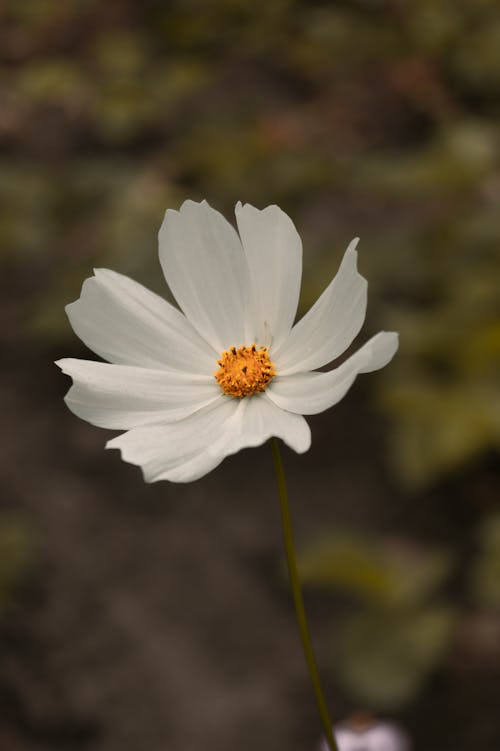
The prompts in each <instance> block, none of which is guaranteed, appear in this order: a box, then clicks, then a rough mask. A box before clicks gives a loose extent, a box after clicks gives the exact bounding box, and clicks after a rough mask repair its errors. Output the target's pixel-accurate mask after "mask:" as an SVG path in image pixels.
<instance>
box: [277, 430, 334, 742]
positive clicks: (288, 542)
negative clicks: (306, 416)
mask: <svg viewBox="0 0 500 751" xmlns="http://www.w3.org/2000/svg"><path fill="white" fill-rule="evenodd" d="M271 448H272V451H273V458H274V468H275V470H276V477H277V480H278V490H279V496H280V506H281V521H282V525H283V540H284V543H285V553H286V562H287V565H288V574H289V576H290V584H291V587H292V593H293V601H294V604H295V612H296V614H297V622H298V625H299V633H300V639H301V641H302V646H303V648H304V654H305V658H306V663H307V668H308V670H309V676H310V678H311V683H312V688H313V692H314V697H315V699H316V705H317V707H318V711H319V714H320V717H321V722H322V724H323V730H324V732H325V736H326V739H327V741H328V746H329V748H330V751H339V749H338V746H337V744H336V742H335V738H334V735H333V730H332V721H331V720H330V717H329V714H328V709H327V707H326V702H325V698H324V696H323V691H322V688H321V683H320V680H319V674H318V667H317V665H316V658H315V656H314V650H313V646H312V642H311V637H310V636H309V629H308V627H307V618H306V611H305V609H304V600H303V598H302V591H301V588H300V580H299V573H298V571H297V562H296V560H295V548H294V544H293V530H292V521H291V518H290V509H289V506H288V492H287V489H286V480H285V472H284V469H283V462H282V461H281V453H280V448H279V444H278V440H277V439H276V438H272V439H271Z"/></svg>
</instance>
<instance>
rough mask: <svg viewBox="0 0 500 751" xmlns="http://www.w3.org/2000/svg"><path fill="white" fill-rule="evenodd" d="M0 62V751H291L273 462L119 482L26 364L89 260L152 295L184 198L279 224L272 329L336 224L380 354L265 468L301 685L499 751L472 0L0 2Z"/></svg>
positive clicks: (343, 709) (484, 48)
mask: <svg viewBox="0 0 500 751" xmlns="http://www.w3.org/2000/svg"><path fill="white" fill-rule="evenodd" d="M0 60H1V65H0V266H1V268H0V287H1V298H0V306H1V317H2V326H1V336H2V340H3V341H2V375H1V378H2V390H1V393H0V398H1V404H2V408H1V415H2V450H1V452H0V463H1V476H2V497H1V512H0V747H1V748H2V749H5V751H18V750H21V749H22V750H23V751H35V750H36V751H45V750H47V751H48V750H50V751H54V750H55V749H64V751H76V750H77V749H78V750H80V749H82V750H83V749H91V750H92V751H94V750H95V751H118V750H120V751H125V750H128V749H130V750H131V751H132V750H137V749H141V750H142V749H147V751H165V750H167V751H195V750H196V751H200V749H204V750H205V751H209V749H214V750H215V749H217V751H229V750H231V751H232V750H233V749H236V748H237V749H238V751H254V750H255V749H257V748H258V749H261V750H262V751H265V750H266V749H269V750H270V751H271V750H272V751H304V750H305V749H314V748H315V747H316V744H317V741H318V738H319V734H320V730H319V724H318V720H317V716H316V712H315V708H314V705H313V703H312V699H311V695H310V691H309V685H308V681H307V676H306V673H305V668H304V665H303V662H302V656H301V653H300V647H299V644H298V640H297V635H296V630H295V623H294V620H293V618H294V616H293V610H292V607H291V603H290V596H289V591H288V585H287V580H286V577H285V575H284V568H283V559H282V553H281V537H280V534H281V533H280V522H279V514H278V505H277V498H276V492H275V486H274V479H273V475H272V465H271V457H270V451H269V447H266V446H264V447H262V448H260V449H254V450H249V451H246V452H244V453H241V454H239V455H238V456H235V457H233V458H231V459H229V460H227V461H225V462H224V463H223V464H222V465H221V467H220V468H219V469H217V470H216V471H215V472H214V473H212V474H211V475H210V476H208V477H206V478H204V479H203V480H201V481H198V482H196V483H193V484H191V485H187V486H175V485H171V484H167V483H160V484H158V485H153V486H146V485H145V484H143V482H142V480H141V476H140V472H139V471H138V470H137V469H136V468H134V467H132V466H130V465H126V464H123V463H121V462H120V459H119V456H118V454H117V453H115V452H109V453H105V452H104V451H103V446H104V442H105V440H106V438H107V437H108V435H109V434H108V433H107V432H105V431H101V430H99V429H97V428H93V427H91V426H89V425H87V424H84V423H82V422H80V421H79V420H77V419H76V418H75V417H73V416H72V415H71V414H70V413H69V412H68V411H67V410H66V409H65V406H64V404H63V401H62V397H63V395H64V393H65V391H66V389H67V387H68V385H69V384H68V382H67V380H66V379H65V378H64V377H63V376H62V375H60V374H59V373H58V371H57V369H56V368H55V367H54V366H53V364H52V361H53V360H54V359H56V358H57V357H61V356H77V357H78V356H82V357H89V356H90V355H89V353H88V351H85V349H84V347H83V345H81V344H80V343H79V342H78V340H77V339H76V337H75V336H74V335H73V334H72V332H71V330H70V328H69V326H68V324H67V321H66V318H65V315H64V311H63V307H64V304H65V303H67V302H69V301H71V300H73V299H75V298H76V297H77V296H78V294H79V290H80V286H81V283H82V281H83V279H84V278H86V277H87V276H89V275H90V274H91V269H92V267H93V266H104V267H109V268H113V269H115V270H117V271H121V272H122V273H126V274H129V275H131V276H133V277H134V278H136V279H138V280H139V281H141V282H143V283H144V284H147V285H148V286H150V287H151V288H153V289H155V290H156V291H159V292H162V291H164V282H163V279H162V277H161V273H160V269H159V265H158V263H157V255H156V252H157V250H156V233H157V230H158V228H159V225H160V223H161V220H162V216H163V212H164V210H165V209H166V208H167V207H172V208H176V207H178V206H179V205H180V203H181V202H182V201H183V200H184V199H185V198H187V197H190V198H193V199H198V200H199V199H201V198H207V199H208V200H209V202H210V203H211V204H212V205H213V206H215V207H217V208H218V209H220V210H221V211H223V212H224V213H225V214H226V216H228V218H230V217H231V215H232V211H233V207H234V204H235V202H236V201H237V200H240V199H241V200H242V201H249V202H251V203H254V204H255V205H256V206H258V207H261V208H262V207H264V206H266V205H268V204H269V203H277V204H278V205H280V206H281V207H282V208H283V209H285V210H286V211H287V212H288V213H289V214H290V215H291V216H292V217H293V219H294V221H295V223H296V225H297V227H298V229H299V232H300V233H301V235H302V238H303V241H304V248H305V257H304V263H305V276H304V283H303V294H302V309H305V308H306V307H307V306H308V305H309V304H310V303H311V301H313V300H314V299H315V296H316V295H317V294H318V293H319V292H320V291H321V290H322V289H323V287H324V286H325V285H326V283H327V282H328V281H329V280H330V278H331V276H332V275H333V273H334V272H335V270H336V268H337V265H338V262H339V259H340V258H341V255H342V253H343V250H344V248H345V247H346V245H347V243H348V241H349V240H350V239H351V238H352V237H353V236H356V235H360V236H361V244H360V268H361V271H362V272H363V273H364V274H365V275H366V276H367V277H368V278H369V281H370V296H369V313H368V319H367V324H366V326H365V329H364V332H363V336H365V337H367V336H368V335H370V334H372V333H374V332H376V331H377V330H379V329H381V328H385V329H395V330H398V331H400V333H401V348H400V352H399V353H398V355H397V358H396V359H395V360H394V362H393V363H392V364H391V365H390V366H389V367H388V368H387V369H385V370H384V371H382V372H380V373H378V374H375V375H373V376H370V377H368V376H366V377H365V376H363V377H361V378H360V379H359V380H358V382H357V383H356V384H355V386H354V387H353V389H352V391H351V392H350V394H349V395H348V397H347V398H346V399H345V400H344V401H343V402H342V403H341V404H340V405H339V406H338V407H335V408H334V409H333V410H331V411H330V412H328V413H326V414H324V415H320V416H317V417H313V418H311V420H310V423H311V426H312V430H313V446H312V449H311V451H310V452H309V453H308V454H306V455H304V456H300V457H298V456H295V455H292V454H291V452H288V451H287V452H286V453H285V462H286V466H287V471H288V474H289V481H290V489H291V495H292V506H293V508H292V510H293V515H294V520H295V526H296V537H297V544H298V547H299V549H300V556H301V569H302V573H303V577H304V582H305V594H306V601H307V606H308V610H309V613H310V619H311V627H312V631H313V638H314V641H315V643H316V646H317V652H318V659H319V663H320V666H321V669H322V673H323V676H324V681H325V688H326V691H327V694H328V698H329V700H330V704H331V707H332V712H333V714H334V716H335V718H336V719H337V720H340V719H343V718H345V717H348V716H349V715H350V714H351V713H353V712H358V711H365V712H371V713H373V714H375V715H377V716H380V717H388V718H394V719H396V720H398V721H399V722H400V723H402V724H403V725H404V726H405V727H406V728H407V729H408V730H409V732H410V733H411V735H412V737H413V740H414V743H415V749H416V751H424V750H425V751H452V750H453V751H473V750H474V751H477V749H481V751H497V750H498V748H500V722H499V718H498V700H499V693H500V618H499V616H500V505H499V485H500V468H499V464H498V446H499V442H500V394H499V376H500V315H499V314H500V294H499V286H500V284H499V283H500V212H499V200H500V154H499V140H500V131H499V115H500V6H499V4H498V2H497V0H461V2H459V3H457V2H456V0H440V1H439V0H419V1H418V2H415V3H410V2H404V0H344V1H341V0H339V1H338V2H326V1H325V0H323V1H321V0H268V2H265V3H249V2H245V1H244V0H171V1H170V2H167V1H163V2H161V1H160V0H156V1H155V0H142V2H140V3H138V2H136V1H135V0H110V1H109V2H97V0H66V1H65V2H59V0H23V1H22V2H16V0H4V2H2V3H1V5H0Z"/></svg>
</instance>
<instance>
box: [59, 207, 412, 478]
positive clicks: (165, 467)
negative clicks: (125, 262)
mask: <svg viewBox="0 0 500 751" xmlns="http://www.w3.org/2000/svg"><path fill="white" fill-rule="evenodd" d="M236 222H237V225H238V232H237V231H236V229H235V228H234V227H233V226H232V225H231V224H229V222H228V221H226V219H225V218H224V217H223V216H222V215H221V214H219V213H218V212H217V211H215V210H214V209H212V208H211V207H210V206H209V205H208V204H207V203H206V201H203V202H202V203H195V202H193V201H186V202H185V203H184V204H183V205H182V207H181V209H180V210H179V211H171V210H169V211H167V213H166V215H165V219H164V222H163V224H162V227H161V230H160V236H159V244H160V247H159V255H160V264H161V267H162V270H163V273H164V276H165V279H166V281H167V283H168V285H169V287H170V290H171V292H172V294H173V295H174V297H175V299H176V300H177V303H178V305H179V307H178V308H176V307H174V306H173V305H170V303H168V302H167V301H166V300H164V299H163V298H162V297H159V296H158V295H156V294H154V293H153V292H150V291H149V290H147V289H146V288H145V287H143V286H142V285H140V284H137V282H134V281H132V279H129V278H128V277H126V276H122V275H121V274H117V273H116V272H114V271H110V270H109V269H95V270H94V276H93V277H91V278H90V279H87V280H86V281H85V283H84V285H83V287H82V292H81V295H80V298H79V299H78V300H77V301H76V302H74V303H72V304H71V305H68V306H67V308H66V311H67V314H68V317H69V320H70V323H71V325H72V327H73V329H74V331H75V333H76V334H77V335H78V336H79V337H80V339H81V340H82V341H83V342H84V343H85V344H86V345H87V346H88V347H89V348H90V349H91V350H93V351H94V352H95V353H96V354H97V355H99V356H100V357H102V358H103V359H104V360H107V362H94V361H91V360H77V359H74V358H65V359H63V360H59V361H58V363H57V364H58V365H59V367H60V368H61V370H62V371H63V372H64V373H66V374H67V375H69V376H71V377H72V379H73V386H72V387H71V389H70V390H69V392H68V393H67V395H66V400H65V401H66V404H67V405H68V407H69V408H70V409H71V411H72V412H74V413H75V414H76V415H78V417H81V418H82V419H84V420H87V422H90V423H91V424H92V425H97V426H99V427H102V428H110V429H112V430H123V431H125V432H124V433H122V434H121V435H120V436H118V437H116V438H113V439H111V440H110V441H108V442H107V444H106V447H107V448H115V449H119V450H120V451H121V455H122V458H123V459H124V460H125V461H127V462H131V463H132V464H136V465H139V466H140V467H141V469H142V471H143V474H144V478H145V480H146V481H147V482H155V481H156V480H170V481H172V482H189V481H191V480H196V479H197V478H199V477H202V476H203V475H205V474H207V472H210V471H211V470H212V469H214V468H215V467H216V466H217V465H218V464H220V463H221V461H222V460H223V459H224V458H225V457H226V456H229V455H230V454H234V453H236V452H237V451H239V450H240V449H243V448H245V447H250V446H259V445H260V444H261V443H264V441H267V439H268V438H270V437H272V436H275V437H278V438H281V439H282V440H283V441H285V443H287V444H288V446H290V448H292V449H294V450H295V451H297V452H298V453H302V452H304V451H307V449H308V448H309V446H310V443H311V431H310V429H309V426H308V424H307V422H306V420H305V419H304V417H303V416H304V415H314V414H317V413H318V412H322V411H323V410H325V409H328V408H329V407H332V406H333V405H334V404H336V403H337V402H339V401H340V400H341V399H342V398H343V397H344V396H345V394H346V393H347V391H348V390H349V388H350V387H351V386H352V384H353V383H354V381H355V379H356V377H357V376H358V375H359V374H360V373H370V372H371V371H373V370H378V369H379V368H382V367H384V365H386V364H387V363H388V362H389V361H390V360H391V359H392V357H393V355H394V353H395V352H396V350H397V347H398V337H397V334H396V333H394V332H387V331H382V332H379V333H378V334H376V335H375V336H373V337H372V338H371V339H369V340H368V341H367V342H366V343H365V344H364V345H363V346H362V347H360V348H359V349H358V350H357V351H356V352H355V353H354V354H352V355H351V356H350V357H348V358H347V359H346V360H344V362H342V364H341V365H338V366H337V367H335V368H333V369H332V370H329V371H328V372H323V371H318V368H321V367H323V366H324V365H327V364H328V363H331V362H333V361H334V360H336V359H337V358H338V357H340V356H341V355H342V354H343V353H344V352H345V350H346V349H347V348H348V347H349V346H350V345H351V343H352V342H353V340H354V338H355V337H356V336H357V334H358V332H359V330H360V328H361V326H362V324H363V321H364V318H365V310H366V288H367V283H366V280H365V279H364V278H363V277H362V276H361V275H360V274H359V273H358V271H357V268H356V258H357V253H356V244H357V240H354V241H353V242H352V243H351V244H350V245H349V247H348V249H347V251H346V253H345V255H344V258H343V260H342V263H341V264H340V268H339V270H338V272H337V275H336V276H335V278H334V279H333V280H332V282H331V283H330V284H329V286H328V287H327V288H326V289H325V291H324V292H323V294H322V295H321V296H320V297H319V299H318V300H317V302H316V303H315V304H314V305H313V306H312V308H311V309H310V310H309V312H308V313H306V314H305V315H304V317H303V318H301V320H300V321H298V322H297V323H295V324H294V320H295V315H296V312H297V304H298V300H299V292H300V283H301V276H302V243H301V240H300V237H299V235H298V233H297V231H296V229H295V227H294V225H293V223H292V221H291V219H290V218H289V217H288V216H287V215H286V214H285V213H284V212H283V211H281V210H280V209H279V208H278V207H277V206H268V207H267V208H266V209H264V210H263V211H259V210H258V209H255V208H254V207H253V206H250V205H249V204H246V205H244V206H242V205H241V204H240V203H238V204H237V206H236Z"/></svg>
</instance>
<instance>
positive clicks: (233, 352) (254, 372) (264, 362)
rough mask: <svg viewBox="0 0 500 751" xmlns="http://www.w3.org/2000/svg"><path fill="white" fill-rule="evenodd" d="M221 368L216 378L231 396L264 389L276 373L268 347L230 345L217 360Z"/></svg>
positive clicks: (249, 393) (244, 394)
mask: <svg viewBox="0 0 500 751" xmlns="http://www.w3.org/2000/svg"><path fill="white" fill-rule="evenodd" d="M217 364H218V365H219V366H220V367H219V369H218V370H217V371H216V372H215V373H214V376H215V379H216V381H217V383H218V384H219V386H220V387H221V389H222V390H223V392H224V393H225V394H228V395H229V396H237V397H242V396H250V395H251V394H256V393H257V392H258V391H264V389H265V388H266V386H267V384H268V383H269V381H271V380H272V379H273V378H274V376H275V375H276V370H275V369H274V363H273V362H271V360H270V359H269V354H268V348H267V347H260V348H259V349H257V347H256V345H255V344H252V345H251V346H250V347H240V348H239V349H236V347H230V348H229V349H226V350H225V351H224V352H223V353H222V354H221V356H220V360H217Z"/></svg>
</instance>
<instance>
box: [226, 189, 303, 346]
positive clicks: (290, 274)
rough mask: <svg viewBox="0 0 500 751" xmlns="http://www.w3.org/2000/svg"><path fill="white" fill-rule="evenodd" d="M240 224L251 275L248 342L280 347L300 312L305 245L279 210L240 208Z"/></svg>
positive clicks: (238, 209) (269, 207)
mask: <svg viewBox="0 0 500 751" xmlns="http://www.w3.org/2000/svg"><path fill="white" fill-rule="evenodd" d="M236 220H237V222H238V230H239V233H240V237H241V242H242V243H243V249H244V251H245V255H246V258H247V262H248V267H249V271H250V287H251V293H250V299H251V301H252V303H253V306H254V307H253V309H252V310H251V311H250V314H249V317H250V319H251V320H250V321H249V324H250V325H249V326H248V328H247V331H246V334H247V341H248V342H255V343H258V344H265V345H268V346H269V345H271V344H272V345H273V346H274V347H277V346H279V345H280V343H281V342H282V341H283V340H284V339H285V338H286V336H288V334H289V332H290V329H291V328H292V324H293V321H294V318H295V314H296V312H297V304H298V301H299V293H300V280H301V276H302V242H301V239H300V237H299V235H298V233H297V230H296V229H295V226H294V224H293V222H292V220H291V219H290V217H288V216H287V215H286V214H285V213H284V212H283V211H282V210H281V209H280V208H278V206H268V207H267V208H266V209H263V210H262V211H259V210H258V209H256V208H254V207H253V206H251V205H250V204H248V203H247V204H245V205H244V206H242V205H241V203H238V204H237V205H236Z"/></svg>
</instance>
